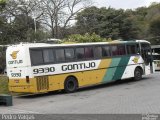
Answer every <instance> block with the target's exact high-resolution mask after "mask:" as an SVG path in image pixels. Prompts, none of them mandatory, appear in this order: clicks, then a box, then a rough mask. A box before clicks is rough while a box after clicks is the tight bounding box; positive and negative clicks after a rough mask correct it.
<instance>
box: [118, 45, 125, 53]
mask: <svg viewBox="0 0 160 120" xmlns="http://www.w3.org/2000/svg"><path fill="white" fill-rule="evenodd" d="M117 47H118V55H125V54H126V50H125V45H118V46H117Z"/></svg>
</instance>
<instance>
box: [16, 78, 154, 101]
mask: <svg viewBox="0 0 160 120" xmlns="http://www.w3.org/2000/svg"><path fill="white" fill-rule="evenodd" d="M150 78H151V77H143V79H142V80H139V81H135V80H133V79H125V80H117V81H113V82H110V83H105V84H98V85H93V86H87V87H83V88H79V89H78V90H77V91H76V92H83V91H90V90H94V89H101V88H105V87H113V86H117V85H124V84H126V85H130V84H134V83H135V82H136V83H137V82H142V81H144V80H149V79H150ZM64 94H67V93H65V92H64V91H63V90H61V91H53V92H47V93H41V94H24V95H20V96H16V98H25V99H34V98H39V97H46V96H56V95H64Z"/></svg>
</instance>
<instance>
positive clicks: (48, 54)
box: [43, 49, 54, 63]
mask: <svg viewBox="0 0 160 120" xmlns="http://www.w3.org/2000/svg"><path fill="white" fill-rule="evenodd" d="M43 58H44V62H45V63H53V62H54V55H53V50H52V49H44V50H43Z"/></svg>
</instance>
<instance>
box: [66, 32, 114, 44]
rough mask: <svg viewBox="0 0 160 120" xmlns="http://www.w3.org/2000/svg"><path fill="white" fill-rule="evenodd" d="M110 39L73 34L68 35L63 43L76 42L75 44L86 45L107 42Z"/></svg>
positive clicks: (92, 35) (94, 35)
mask: <svg viewBox="0 0 160 120" xmlns="http://www.w3.org/2000/svg"><path fill="white" fill-rule="evenodd" d="M109 41H111V39H106V38H101V37H100V36H99V35H96V34H95V33H93V34H91V35H90V34H88V33H86V34H85V35H80V34H73V35H70V36H69V37H68V38H67V39H64V42H69V43H70V42H76V43H86V42H109Z"/></svg>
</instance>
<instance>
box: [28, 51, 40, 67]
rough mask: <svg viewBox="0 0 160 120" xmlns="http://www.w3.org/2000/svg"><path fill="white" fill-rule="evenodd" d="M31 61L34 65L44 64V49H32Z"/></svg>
mask: <svg viewBox="0 0 160 120" xmlns="http://www.w3.org/2000/svg"><path fill="white" fill-rule="evenodd" d="M30 54H31V63H32V65H40V64H43V53H42V50H31V51H30Z"/></svg>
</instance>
